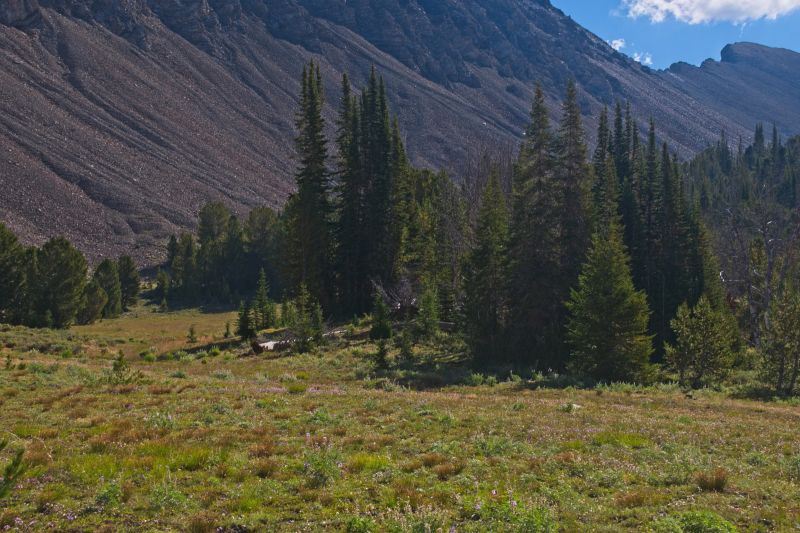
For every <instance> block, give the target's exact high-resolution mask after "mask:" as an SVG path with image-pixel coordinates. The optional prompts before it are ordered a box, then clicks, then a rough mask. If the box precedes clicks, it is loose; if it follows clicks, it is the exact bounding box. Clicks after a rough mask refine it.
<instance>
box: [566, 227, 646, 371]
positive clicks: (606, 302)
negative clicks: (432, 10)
mask: <svg viewBox="0 0 800 533" xmlns="http://www.w3.org/2000/svg"><path fill="white" fill-rule="evenodd" d="M568 307H569V310H570V313H571V315H570V318H569V343H570V346H571V347H572V359H571V365H572V367H573V368H574V369H575V370H577V371H578V372H580V373H582V374H585V375H588V376H591V377H593V378H594V379H597V380H600V381H604V382H615V381H628V382H630V381H641V380H645V379H647V377H648V376H647V374H648V372H647V370H648V366H649V360H650V355H651V353H652V352H653V343H652V337H650V336H649V335H648V332H647V326H648V320H649V309H648V307H647V298H646V296H645V294H644V292H641V291H639V292H637V291H636V289H635V288H634V286H633V280H632V278H631V271H630V266H629V259H628V256H627V253H626V251H625V246H624V244H623V242H622V233H621V230H620V227H619V225H618V224H617V223H616V222H612V223H611V224H610V225H609V226H608V227H607V228H605V229H604V230H601V231H598V232H597V233H595V235H594V237H593V238H592V245H591V248H590V250H589V254H588V259H587V261H586V264H585V265H584V266H583V271H582V272H581V275H580V280H579V284H578V288H577V289H574V290H573V291H572V297H571V299H570V301H569V303H568Z"/></svg>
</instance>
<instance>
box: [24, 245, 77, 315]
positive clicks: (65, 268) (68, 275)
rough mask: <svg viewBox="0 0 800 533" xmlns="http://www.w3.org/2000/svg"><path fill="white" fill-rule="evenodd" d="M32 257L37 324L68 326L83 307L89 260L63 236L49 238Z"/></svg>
mask: <svg viewBox="0 0 800 533" xmlns="http://www.w3.org/2000/svg"><path fill="white" fill-rule="evenodd" d="M34 255H35V258H31V261H30V263H29V265H31V270H30V271H29V273H28V279H29V280H30V281H29V287H30V289H29V290H30V291H31V292H30V294H31V296H32V297H33V301H34V304H33V306H32V307H33V309H32V311H33V313H34V315H33V316H32V317H31V320H30V322H31V323H32V325H36V326H48V327H54V328H66V327H69V326H70V325H72V323H73V322H74V321H75V317H76V315H77V313H78V310H79V309H80V306H81V300H82V297H83V288H84V287H85V286H86V282H87V279H86V278H87V275H86V274H87V272H86V259H85V258H84V257H83V254H82V253H80V252H79V251H78V250H77V249H75V248H74V247H73V246H72V245H71V244H70V243H69V241H67V240H66V239H65V238H63V237H55V238H53V239H50V240H49V241H47V242H46V243H45V244H44V246H42V248H41V249H39V250H38V251H37V252H36V253H35V254H34Z"/></svg>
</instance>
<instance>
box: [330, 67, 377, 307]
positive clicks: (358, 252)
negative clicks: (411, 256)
mask: <svg viewBox="0 0 800 533" xmlns="http://www.w3.org/2000/svg"><path fill="white" fill-rule="evenodd" d="M362 111H363V110H362ZM360 117H361V113H360V110H359V105H358V99H357V98H356V97H355V96H354V95H353V93H352V88H351V86H350V80H349V79H348V78H347V75H344V76H343V77H342V99H341V104H340V112H339V123H338V135H337V139H336V142H337V147H338V151H339V159H338V182H339V184H338V189H337V192H338V217H337V223H336V240H337V245H338V247H337V250H336V262H337V264H336V266H337V272H338V279H337V284H338V287H339V299H340V305H341V307H342V312H343V314H358V313H362V312H364V311H365V310H366V309H367V307H368V305H369V283H368V279H367V278H368V273H367V271H368V267H369V264H368V260H367V249H366V243H367V238H368V235H367V227H366V225H365V223H366V221H365V216H366V215H365V211H366V205H365V201H366V191H367V181H366V179H365V178H366V176H365V172H364V169H363V168H362V161H361V160H362V143H363V139H362V134H361V118H360Z"/></svg>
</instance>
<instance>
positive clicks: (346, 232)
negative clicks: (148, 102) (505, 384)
mask: <svg viewBox="0 0 800 533" xmlns="http://www.w3.org/2000/svg"><path fill="white" fill-rule="evenodd" d="M324 102H325V97H324V90H323V82H322V77H321V75H320V71H319V67H318V66H317V65H314V64H313V63H311V64H309V65H308V66H306V68H305V69H304V71H303V75H302V90H301V96H300V105H299V110H298V113H297V118H296V126H297V131H298V136H297V138H296V151H297V160H298V168H297V171H296V173H295V179H296V184H297V189H296V193H295V194H293V195H292V196H291V197H290V198H289V201H288V202H287V205H286V207H285V209H284V210H283V211H282V212H280V213H275V212H273V211H270V210H268V209H265V208H261V209H258V210H255V211H254V212H252V213H251V214H250V216H249V217H248V219H247V220H246V222H245V224H244V225H243V226H240V225H239V224H238V222H237V221H236V218H235V217H234V216H233V215H232V214H231V213H230V212H229V211H227V210H226V209H225V208H224V206H222V205H221V204H212V205H210V206H206V207H205V208H204V209H203V211H202V212H201V216H200V229H199V232H198V237H197V241H195V240H194V238H193V237H191V236H189V235H183V236H181V237H180V238H173V239H172V240H171V241H170V251H169V261H168V263H167V268H166V269H165V271H164V272H163V273H162V274H161V276H162V281H161V283H160V284H159V285H160V286H161V287H162V288H163V295H164V297H165V298H167V297H168V296H169V295H174V297H176V298H178V297H181V298H186V297H190V298H191V297H194V298H197V295H199V294H202V295H203V297H204V298H209V297H210V298H216V299H219V300H224V301H234V302H235V301H243V313H240V315H242V316H244V315H247V317H248V318H247V320H246V322H247V321H249V322H250V323H259V322H260V323H261V324H264V322H263V321H259V320H256V319H255V318H252V317H255V316H256V311H255V309H259V308H264V302H266V301H267V300H269V299H271V298H283V299H284V300H286V301H289V302H296V301H297V299H298V298H300V299H301V300H302V302H303V304H302V305H301V306H299V307H302V308H304V309H307V312H306V315H307V319H306V322H307V323H311V322H314V321H315V320H314V316H318V315H319V314H324V315H325V316H327V317H333V318H338V319H343V318H344V319H346V318H349V317H351V316H355V315H361V314H364V313H368V312H370V311H372V312H374V313H376V314H377V315H381V316H383V315H386V309H384V308H383V306H384V305H385V306H387V309H389V311H390V313H391V314H392V315H393V316H394V317H395V318H398V317H399V319H400V320H401V321H402V322H403V323H406V324H407V323H408V322H409V317H410V316H412V315H413V316H417V315H419V317H420V318H418V319H417V320H416V323H418V324H421V323H423V322H427V323H428V324H434V323H435V322H438V320H446V321H449V322H451V323H454V324H455V325H456V326H457V327H458V330H459V331H460V333H461V334H463V337H464V338H465V340H466V341H467V344H468V346H469V350H470V353H471V355H472V358H473V361H474V362H475V364H476V366H482V367H502V366H509V365H510V366H514V367H518V368H531V369H537V370H540V371H548V370H550V371H556V372H563V371H569V372H572V373H574V374H576V375H581V376H586V377H588V378H591V379H595V380H601V381H641V382H645V381H651V380H653V379H656V378H657V375H658V372H659V366H658V365H657V364H661V365H663V367H667V368H671V369H674V370H675V372H676V373H677V375H678V376H679V378H680V379H681V381H682V382H683V383H684V384H687V385H690V386H703V385H708V384H714V383H718V382H719V381H720V379H722V376H724V375H725V374H726V372H727V371H729V370H730V369H731V368H732V367H733V366H734V365H735V364H736V362H737V361H739V360H741V357H739V356H738V355H737V354H740V353H741V352H742V349H743V348H744V347H745V345H748V343H749V345H750V346H754V347H755V348H756V349H757V350H759V353H760V354H761V357H762V359H763V360H764V361H763V363H764V364H763V366H764V367H767V366H769V363H767V362H766V360H767V359H768V358H769V357H768V356H767V355H766V353H767V352H766V351H765V348H764V346H766V345H767V343H768V342H770V343H771V344H770V346H773V348H772V349H771V351H770V353H776V352H777V351H782V352H783V353H787V354H789V352H791V349H790V348H788V347H786V346H783V347H782V348H781V347H778V348H775V346H776V345H777V344H776V343H778V341H779V339H778V338H777V336H776V334H775V332H776V331H777V330H779V329H780V328H783V330H786V329H787V327H788V326H787V325H786V324H788V323H789V322H787V321H789V320H790V317H792V316H793V315H792V312H791V309H792V308H791V302H790V301H785V300H784V299H778V300H776V302H780V303H781V305H782V307H781V308H780V309H778V308H777V306H779V303H774V304H773V303H772V298H773V297H774V295H775V294H778V293H780V294H783V290H780V291H776V290H773V289H772V288H771V287H772V286H773V285H774V284H775V283H777V284H778V285H780V286H781V287H783V286H788V285H789V282H788V281H786V279H787V278H789V277H791V276H789V274H788V273H789V272H790V271H791V272H794V266H793V265H794V260H793V256H791V254H790V252H789V250H792V252H793V250H794V249H795V248H796V247H795V246H794V245H793V244H790V242H789V241H790V238H793V237H794V236H796V235H797V234H798V232H796V231H795V232H794V233H792V231H791V230H790V229H789V228H794V227H795V226H794V225H792V224H789V223H788V222H787V224H784V226H785V228H786V229H785V230H784V231H785V235H784V237H785V238H781V239H778V240H777V241H778V242H780V243H781V244H779V245H778V244H774V242H772V241H770V242H767V241H768V240H767V239H765V238H763V235H765V231H774V230H773V229H772V228H771V227H770V224H769V223H768V222H769V221H768V220H766V221H765V220H762V222H764V224H766V226H765V228H766V229H765V228H762V230H763V231H761V232H760V233H759V230H758V228H757V227H756V226H757V224H755V222H753V223H750V224H749V225H747V224H745V222H744V219H745V218H746V217H745V215H744V213H745V212H752V213H758V214H759V215H761V216H762V219H765V218H769V217H767V216H766V215H765V213H768V212H770V209H772V210H781V209H782V210H784V212H785V213H788V212H791V209H792V206H794V202H795V201H796V200H795V196H796V195H795V193H794V190H795V189H796V187H797V184H796V176H797V170H796V169H797V164H796V161H797V156H796V153H797V150H796V147H795V146H796V143H794V142H793V143H790V144H789V145H786V146H784V145H782V144H781V143H780V140H779V139H777V136H775V138H774V139H773V142H772V143H771V144H770V145H767V144H766V143H765V142H764V140H763V127H759V130H757V132H756V140H755V143H754V145H753V146H752V147H749V148H747V149H744V148H740V149H739V150H738V153H737V154H733V153H732V151H731V150H730V149H729V148H727V142H726V140H725V139H723V140H721V141H720V144H719V145H718V146H716V147H710V148H709V150H708V151H706V152H703V153H702V154H700V155H699V156H698V158H696V159H695V160H693V161H691V162H689V163H681V162H679V161H678V158H677V156H676V155H675V154H674V153H673V152H672V151H671V150H670V149H669V146H668V145H667V144H666V143H664V142H659V141H658V137H657V130H656V125H655V124H654V122H653V121H652V120H651V121H650V123H649V125H648V129H647V131H646V132H644V134H642V132H640V131H639V126H638V124H639V122H638V121H637V120H636V118H635V117H634V116H633V113H632V110H631V108H630V106H623V105H622V104H619V103H618V104H617V105H616V106H615V107H614V109H613V112H609V111H608V110H604V111H603V113H602V114H601V116H600V120H599V129H598V132H597V145H596V147H595V148H594V150H593V151H592V153H589V152H590V151H589V148H588V146H587V143H586V139H585V132H584V128H583V124H582V119H581V112H580V107H579V104H578V92H577V89H576V87H575V85H574V84H572V83H571V84H569V86H568V88H567V91H566V94H565V98H564V100H563V103H562V105H561V117H560V121H559V122H558V123H557V124H552V123H551V119H550V115H549V112H548V108H547V105H546V101H545V97H544V94H543V92H542V91H541V89H540V88H539V89H537V91H536V94H535V98H534V102H533V106H532V109H531V114H530V122H529V124H528V127H527V128H526V132H525V138H524V141H523V142H522V143H521V146H520V148H519V151H518V155H517V156H516V161H515V162H514V164H513V168H512V169H511V172H510V174H511V176H510V179H508V180H507V179H504V178H505V176H501V169H500V168H499V166H495V168H494V170H493V171H492V170H491V168H492V165H489V168H488V169H487V172H486V174H487V175H486V176H482V179H481V180H480V183H481V184H482V185H481V187H480V188H481V189H482V193H481V194H480V195H479V196H480V197H479V198H475V197H473V196H471V195H470V194H468V191H469V189H470V187H472V189H474V188H475V184H469V183H467V184H462V185H461V186H459V185H456V184H455V182H454V181H453V180H451V179H450V178H449V177H448V176H447V175H446V174H444V173H437V172H432V171H429V170H425V169H418V168H415V167H413V165H411V164H410V163H409V161H408V158H407V156H406V151H405V146H404V142H403V135H402V132H401V130H400V128H399V125H398V120H397V118H396V116H394V115H393V114H392V112H391V109H390V106H389V103H388V100H387V96H386V87H385V84H384V81H383V79H382V78H381V76H380V75H379V74H378V73H377V72H376V71H375V70H374V69H373V71H372V72H371V74H370V77H369V80H368V82H367V84H366V86H365V87H364V88H363V89H362V90H360V91H358V90H356V89H354V88H353V87H352V85H351V83H350V81H349V79H348V78H347V76H344V77H343V79H342V83H341V97H340V100H339V116H338V119H337V121H336V124H335V132H336V134H335V138H334V139H333V140H332V141H331V140H329V139H327V138H326V132H329V131H331V130H329V128H328V126H327V124H326V123H325V119H324V117H323V113H322V109H323V107H324ZM759 139H761V140H759ZM723 146H724V147H725V148H726V150H727V151H726V150H723V149H722V148H721V147H723ZM765 183H769V184H770V185H769V187H767V188H765V186H764V184H765ZM767 189H769V192H767ZM764 198H767V199H766V200H765V199H764ZM756 199H761V200H758V201H762V204H758V205H757V201H756ZM734 200H735V202H734ZM721 202H728V203H733V204H734V207H735V209H733V210H728V211H729V214H728V218H729V219H730V220H729V221H728V224H727V226H726V225H725V224H723V223H721V221H720V216H718V215H715V214H714V212H713V211H714V209H718V208H719V206H720V205H721ZM764 202H765V203H764ZM767 205H768V206H769V208H766V207H765V206H767ZM748 210H749V211H748ZM733 212H735V213H736V216H734V215H731V214H730V213H733ZM787 217H788V215H787ZM254 218H255V220H253V219H254ZM751 218H753V217H751ZM756 218H757V217H756ZM789 218H790V217H789ZM753 220H755V219H753ZM787 220H788V219H787ZM751 222H752V221H751ZM745 226H746V227H745ZM759 234H760V235H762V238H761V240H759V238H758V235H759ZM722 243H729V244H731V243H732V244H735V245H736V246H737V247H738V249H739V250H738V251H737V253H730V254H726V253H724V251H723V250H722ZM732 244H731V245H732ZM776 247H779V248H780V250H777V249H773V248H776ZM742 250H745V252H746V253H741V251H742ZM779 252H780V253H779ZM742 255H744V256H746V257H745V258H741V257H739V256H742ZM778 256H780V257H778ZM262 271H263V272H262ZM765 276H766V277H767V278H769V279H768V281H764V280H763V279H762V278H763V277H765ZM756 278H758V279H756ZM742 280H746V281H745V282H742ZM776 280H777V281H776ZM759 283H761V286H760V287H759ZM737 284H739V285H740V286H741V287H738V288H737ZM257 287H258V288H259V294H261V296H260V297H258V298H256V300H259V301H260V302H261V303H260V304H259V303H255V302H254V301H252V300H248V299H247V298H246V297H247V296H248V295H252V294H253V291H254V290H255V289H256V288H257ZM265 287H268V289H265ZM264 294H267V297H266V298H265V297H264ZM192 295H194V296H192ZM766 300H769V301H766ZM294 307H295V308H297V307H298V306H297V305H295V306H294ZM772 307H776V309H775V310H774V311H771V309H772ZM261 314H262V316H266V315H267V313H266V311H262V312H261ZM280 314H281V313H277V315H280ZM277 315H276V316H277ZM772 316H774V317H784V319H783V321H778V320H775V321H772V320H770V317H772ZM422 317H425V318H422ZM431 317H436V320H432V318H431ZM251 318H252V319H251ZM240 322H241V320H240ZM316 322H317V323H318V322H320V321H319V319H316ZM245 325H247V324H245ZM385 326H386V325H385V324H384V325H382V326H381V327H380V328H379V329H381V330H382V331H384V332H385V331H387V328H386V327H385ZM421 329H425V328H417V330H418V331H419V330H421ZM388 330H389V331H390V330H391V328H388ZM404 330H405V328H404ZM762 330H763V331H764V333H762ZM767 332H772V335H771V336H769V339H770V340H767V339H766V338H765V339H763V340H762V337H766V336H768V333H767ZM385 336H386V335H385V333H382V334H380V335H377V336H376V339H382V338H385ZM783 341H784V342H788V341H785V338H784V339H783ZM404 342H405V341H404ZM792 357H793V356H792V355H791V354H790V355H786V357H784V359H785V362H783V363H780V364H779V365H778V366H779V367H780V369H779V370H775V371H773V372H772V373H773V374H776V375H780V376H782V377H780V378H775V380H773V381H775V383H783V382H786V384H781V385H780V387H779V388H780V389H781V390H782V392H787V391H794V390H795V388H796V386H797V376H796V374H797V360H796V359H797V358H796V357H795V358H794V359H792ZM792 364H794V365H795V366H794V367H793V366H792ZM781 365H782V366H781Z"/></svg>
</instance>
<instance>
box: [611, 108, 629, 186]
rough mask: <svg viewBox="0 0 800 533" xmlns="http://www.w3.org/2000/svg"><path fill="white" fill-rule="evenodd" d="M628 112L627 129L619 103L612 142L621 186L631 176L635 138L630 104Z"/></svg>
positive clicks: (612, 150) (615, 114) (615, 111)
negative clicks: (633, 140) (631, 159)
mask: <svg viewBox="0 0 800 533" xmlns="http://www.w3.org/2000/svg"><path fill="white" fill-rule="evenodd" d="M626 112H627V127H626V126H625V125H624V124H623V118H622V105H621V104H620V103H619V101H617V105H616V107H615V108H614V136H613V139H612V140H611V155H612V157H613V158H614V167H615V168H616V169H617V177H618V178H619V183H620V185H622V183H624V181H625V180H626V179H627V178H628V177H629V175H630V150H631V141H632V139H631V137H632V136H633V131H632V129H631V128H632V119H631V116H630V113H631V108H630V104H628V107H627V109H626Z"/></svg>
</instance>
